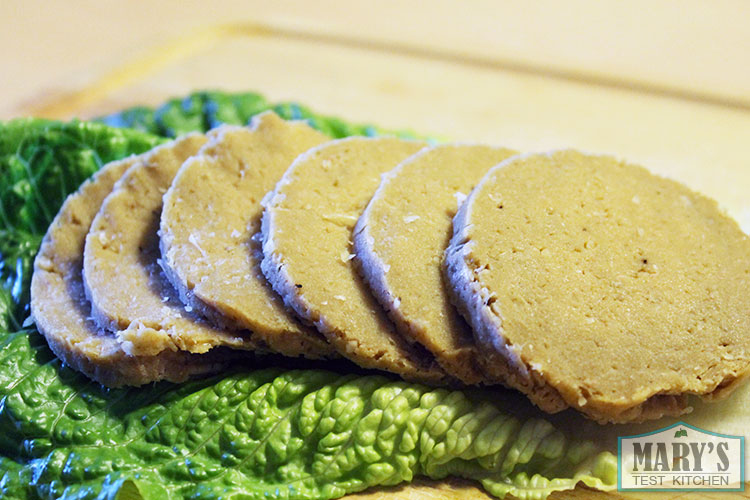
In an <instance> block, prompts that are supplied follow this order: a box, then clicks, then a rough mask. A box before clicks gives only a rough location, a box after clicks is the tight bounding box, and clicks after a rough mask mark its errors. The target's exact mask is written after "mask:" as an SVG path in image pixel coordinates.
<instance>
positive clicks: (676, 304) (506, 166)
mask: <svg viewBox="0 0 750 500" xmlns="http://www.w3.org/2000/svg"><path fill="white" fill-rule="evenodd" d="M446 265H447V268H446V272H447V276H448V278H449V279H450V281H451V282H452V284H453V286H454V289H453V290H454V293H455V298H456V300H457V302H459V303H460V304H463V307H464V311H465V312H466V313H467V316H468V319H469V321H470V323H471V324H472V326H473V327H474V332H475V335H476V338H477V340H478V341H479V342H480V343H481V344H482V345H483V346H484V347H485V348H486V349H487V350H488V351H493V352H495V353H496V354H497V355H498V356H499V357H500V358H502V359H503V361H504V362H508V363H510V364H511V365H512V366H513V367H514V368H515V373H514V376H513V377H511V380H510V382H511V383H512V385H514V386H516V387H518V388H519V389H521V390H522V391H523V392H525V393H526V394H527V395H528V396H529V398H530V399H531V400H532V401H533V402H535V403H536V404H537V405H538V406H539V407H540V408H542V409H543V410H547V411H554V410H558V409H560V407H564V406H571V407H573V408H576V409H577V410H579V411H581V412H583V413H584V414H586V415H587V416H589V417H591V418H593V419H596V420H598V421H600V422H627V421H638V420H646V419H652V418H658V417H660V416H662V415H676V414H680V413H682V412H685V411H687V410H688V408H687V395H688V394H696V395H699V396H701V397H703V398H707V399H711V398H716V397H721V396H724V395H726V394H728V393H729V392H731V391H732V390H733V389H734V388H735V387H737V385H738V383H739V382H740V381H741V380H742V379H743V378H745V377H746V376H747V375H748V372H749V370H750V314H748V312H749V311H750V295H748V293H747V291H748V290H749V289H750V238H748V236H747V235H745V234H744V233H742V231H741V230H740V229H739V227H738V226H737V224H736V222H735V221H733V220H731V219H730V218H729V217H727V216H726V215H725V214H724V213H722V212H721V211H720V210H719V208H718V207H717V204H716V202H714V201H713V200H710V199H708V198H706V197H705V196H702V195H700V194H697V193H695V192H693V191H691V190H689V189H688V188H686V187H685V186H683V185H681V184H679V183H677V182H675V181H672V180H668V179H664V178H661V177H657V176H655V175H653V174H651V173H649V172H648V171H647V170H646V169H644V168H643V167H639V166H634V165H630V164H627V163H623V162H620V161H617V160H615V159H613V158H610V157H605V156H591V155H585V154H582V153H578V152H575V151H560V152H555V153H550V154H540V155H529V156H519V157H515V158H512V159H509V160H507V161H505V162H503V163H502V164H500V165H498V166H497V167H495V168H493V169H492V170H491V171H490V172H489V173H488V174H487V175H486V176H485V177H484V178H483V179H482V181H481V182H480V184H479V185H478V186H477V187H476V188H475V189H474V190H473V191H472V193H471V195H470V196H469V198H468V199H467V201H466V203H464V205H462V207H461V209H460V210H459V213H458V214H457V215H456V217H455V219H454V236H453V238H452V240H451V243H450V246H449V248H448V251H447V254H446ZM550 390H551V391H553V392H550Z"/></svg>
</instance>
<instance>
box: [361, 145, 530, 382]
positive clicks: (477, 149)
mask: <svg viewBox="0 0 750 500" xmlns="http://www.w3.org/2000/svg"><path fill="white" fill-rule="evenodd" d="M514 154H516V153H515V151H511V150H509V149H503V148H493V147H490V146H481V145H465V144H446V145H440V146H435V147H433V148H431V149H426V150H423V151H422V152H421V153H419V154H417V155H414V156H412V157H410V158H409V159H407V160H405V161H404V162H403V163H401V164H400V165H399V166H398V167H396V168H395V169H393V170H392V171H390V172H389V173H388V174H386V175H385V176H383V179H382V181H381V182H380V187H379V188H378V190H377V192H376V193H375V195H374V196H373V197H372V199H371V200H370V203H369V204H368V205H367V208H366V209H365V211H364V212H363V213H362V216H361V217H360V218H359V220H358V222H357V226H356V228H355V230H354V249H355V253H356V254H357V258H358V259H359V260H360V261H361V263H362V266H361V268H362V273H363V276H364V277H365V280H366V281H367V282H368V284H369V285H370V289H371V290H372V291H373V293H374V294H375V297H377V299H378V300H379V301H380V303H381V304H382V305H383V307H384V308H385V309H386V310H388V311H390V316H391V319H393V321H394V323H395V324H396V326H397V327H398V328H399V331H400V332H401V333H402V334H403V335H404V336H405V337H406V338H408V339H411V340H412V341H416V342H419V343H420V344H421V345H423V346H424V347H425V348H427V350H429V351H430V352H432V354H433V355H434V356H435V358H436V359H437V361H438V362H439V363H440V365H441V366H442V367H443V368H444V369H445V371H446V372H448V373H449V374H451V375H453V376H455V377H456V378H458V379H459V380H462V381H463V382H465V383H467V384H477V383H486V384H491V383H497V382H498V377H497V376H493V375H492V374H493V373H496V372H497V370H496V369H494V367H490V368H492V369H491V370H487V369H486V368H485V369H482V368H481V364H483V363H482V354H481V350H480V349H477V347H476V344H475V343H474V337H473V334H472V331H471V327H469V325H468V324H466V322H465V321H464V320H463V318H462V317H461V315H460V314H459V313H458V311H456V309H455V308H454V307H453V305H451V303H450V297H449V294H448V291H447V290H446V288H445V284H444V281H443V273H442V261H443V253H444V252H445V248H446V247H447V246H448V242H449V240H450V237H451V234H452V220H453V216H454V215H455V213H456V211H457V210H458V203H460V201H462V200H463V199H464V198H466V195H468V193H469V192H470V191H471V189H472V188H473V187H474V185H475V184H476V183H477V182H479V179H481V178H482V176H483V175H484V174H485V173H487V171H488V170H489V169H490V168H491V167H493V166H495V165H497V164H498V163H500V162H501V161H502V160H505V159H506V158H508V157H510V156H513V155H514ZM501 381H504V378H501Z"/></svg>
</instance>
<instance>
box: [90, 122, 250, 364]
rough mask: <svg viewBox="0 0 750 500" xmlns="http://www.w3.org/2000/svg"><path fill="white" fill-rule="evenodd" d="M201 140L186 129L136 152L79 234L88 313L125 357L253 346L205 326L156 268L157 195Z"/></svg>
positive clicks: (238, 334) (244, 337)
mask: <svg viewBox="0 0 750 500" xmlns="http://www.w3.org/2000/svg"><path fill="white" fill-rule="evenodd" d="M205 143H206V137H205V136H203V135H199V134H191V135H187V136H185V137H183V138H180V139H177V140H175V141H173V142H170V143H168V144H165V145H163V146H159V147H157V148H155V149H153V150H152V151H151V152H150V153H149V154H147V155H144V156H143V157H142V159H141V160H140V161H138V162H136V163H135V164H134V165H133V166H132V167H130V168H129V169H128V171H127V172H126V173H125V174H124V175H123V177H122V178H121V179H120V180H119V181H118V182H117V184H116V185H115V187H114V189H113V191H112V192H111V193H110V194H109V195H108V196H107V198H106V199H105V200H104V203H103V204H102V206H101V208H100V209H99V213H98V214H97V215H96V217H95V218H94V221H93V222H92V224H91V229H90V230H89V233H88V235H87V237H86V247H85V250H84V260H83V277H84V284H85V287H86V294H87V296H88V298H89V300H90V301H91V306H92V308H91V309H92V316H93V317H94V320H95V321H96V322H97V324H99V326H100V327H102V328H106V329H108V330H111V331H113V332H115V334H116V336H117V338H118V340H120V342H121V343H122V347H123V349H125V351H126V352H127V353H128V354H131V355H151V356H153V355H155V354H158V353H159V352H161V351H164V350H172V351H178V350H181V351H188V352H193V353H205V352H207V351H209V350H210V349H212V348H214V347H218V346H227V347H231V348H236V349H247V350H254V349H256V348H257V347H258V345H257V344H256V342H255V341H254V340H253V339H252V338H250V337H249V335H248V334H246V333H244V332H242V333H241V332H237V331H228V330H225V329H222V328H218V327H216V326H213V325H212V324H210V323H208V322H207V321H206V320H204V319H202V318H201V317H200V316H199V315H198V314H197V312H196V311H193V310H192V308H191V307H190V306H186V305H184V304H182V302H180V300H179V297H178V294H177V292H176V291H175V289H174V288H173V287H172V285H171V284H170V283H169V281H168V280H167V278H166V277H165V276H164V273H163V271H162V269H161V267H160V265H159V261H160V253H159V237H158V234H157V232H158V229H159V216H160V214H161V207H162V196H163V195H164V193H165V192H166V190H167V189H168V188H169V185H170V183H171V182H172V179H173V178H174V176H175V174H176V173H177V170H178V169H179V168H180V166H181V165H182V163H183V162H184V161H185V160H187V159H188V158H189V157H190V156H192V155H194V154H195V153H197V152H198V150H199V149H200V147H201V146H203V145H204V144H205Z"/></svg>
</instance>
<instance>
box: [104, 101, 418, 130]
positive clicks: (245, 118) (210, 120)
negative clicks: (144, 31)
mask: <svg viewBox="0 0 750 500" xmlns="http://www.w3.org/2000/svg"><path fill="white" fill-rule="evenodd" d="M269 109H272V110H273V111H275V112H276V113H277V114H278V115H279V116H281V117H282V118H284V119H287V120H306V121H307V122H308V123H309V124H310V126H312V127H314V128H316V129H318V130H320V131H321V132H323V133H325V134H327V135H330V136H331V137H334V138H341V137H347V136H350V135H364V136H374V135H379V134H383V133H391V134H396V135H398V136H399V137H405V138H410V137H416V135H415V134H414V133H412V132H409V131H395V132H393V131H387V130H384V129H381V128H378V127H375V126H373V125H353V124H350V123H348V122H346V121H344V120H341V119H339V118H335V117H330V116H323V115H320V114H318V113H315V112H314V111H312V110H310V109H309V108H307V107H305V106H301V105H299V104H296V103H282V104H276V105H272V104H271V103H269V102H268V101H267V100H266V99H265V98H264V97H263V96H261V95H260V94H256V93H254V92H243V93H239V94H229V93H226V92H218V91H203V92H196V93H193V94H190V95H189V96H187V97H184V98H179V99H170V100H169V101H167V102H166V103H164V104H163V105H161V106H159V107H158V108H157V109H150V108H146V107H143V106H138V107H134V108H130V109H127V110H125V111H121V112H119V113H114V114H112V115H108V116H104V117H101V118H99V119H98V121H100V122H101V123H104V124H106V125H110V126H113V127H126V128H132V129H136V130H140V131H143V132H149V133H152V134H156V135H161V136H164V137H177V136H178V135H181V134H185V133H187V132H196V131H198V132H205V131H207V130H210V129H212V128H214V127H216V126H218V125H221V124H224V123H226V124H230V125H246V124H248V123H249V122H250V120H251V119H252V117H253V116H254V115H256V114H258V113H260V112H262V111H266V110H269Z"/></svg>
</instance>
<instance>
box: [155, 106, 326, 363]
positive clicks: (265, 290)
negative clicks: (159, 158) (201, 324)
mask: <svg viewBox="0 0 750 500" xmlns="http://www.w3.org/2000/svg"><path fill="white" fill-rule="evenodd" d="M327 140H329V138H328V137H327V136H325V135H323V134H321V133H320V132H318V131H316V130H314V129H313V128H311V127H309V126H308V125H307V124H305V123H304V122H286V121H284V120H282V119H281V118H279V117H278V116H277V115H276V114H274V113H272V112H266V113H263V114H261V115H258V116H256V117H255V118H254V120H253V122H252V123H251V125H250V127H230V126H223V127H220V128H218V129H214V131H213V133H212V138H211V139H210V140H209V142H208V143H207V144H206V145H205V146H204V147H203V148H202V149H201V151H200V154H198V155H196V156H193V157H192V158H190V159H189V160H188V161H186V162H185V163H184V164H183V165H182V167H181V168H180V171H179V173H178V175H177V177H176V178H175V179H174V181H173V182H172V185H171V187H170V188H169V191H167V193H166V195H165V196H164V210H163V212H162V214H161V253H162V255H163V264H164V269H165V271H166V274H167V276H168V277H169V280H170V281H171V283H172V284H173V285H174V286H175V288H176V289H177V290H179V292H180V297H181V299H182V301H183V302H184V303H185V304H189V305H190V307H193V308H195V309H197V310H200V311H201V312H203V314H205V315H206V316H207V317H210V318H211V319H212V320H213V321H214V322H215V323H217V324H223V325H224V326H227V327H230V328H239V329H246V330H250V331H252V332H254V333H255V334H256V335H257V336H258V337H259V338H261V339H262V340H263V341H264V342H265V343H266V344H267V345H268V346H269V348H270V349H272V350H274V351H276V352H279V353H281V354H284V355H286V356H305V357H308V358H312V359H318V358H326V357H331V356H333V355H334V353H335V351H334V350H333V349H332V348H331V346H330V345H329V344H328V343H327V342H326V341H325V339H324V338H323V337H322V336H321V335H320V334H319V333H318V332H317V330H315V329H314V328H312V327H309V326H305V325H303V324H301V323H300V322H299V321H298V320H297V319H296V318H295V316H294V315H293V314H292V313H290V312H288V311H286V310H285V308H284V305H283V303H282V301H281V299H280V298H279V297H278V295H276V294H275V293H274V291H273V290H272V289H271V287H270V286H269V284H268V282H267V281H266V279H265V277H264V276H263V273H262V272H261V270H260V261H261V259H262V256H263V254H262V251H261V246H260V242H259V241H258V238H257V237H256V233H258V232H259V231H260V217H261V214H262V210H263V209H262V207H261V200H262V199H263V196H265V194H266V193H267V192H268V191H270V190H271V189H273V187H274V186H275V185H276V183H277V182H278V180H279V179H281V176H282V175H284V172H285V171H286V169H287V168H289V165H291V163H292V161H294V159H295V158H296V157H297V156H299V155H300V154H301V153H303V152H305V151H307V150H308V149H310V148H312V147H314V146H317V145H318V144H321V143H323V142H325V141H327Z"/></svg>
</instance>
